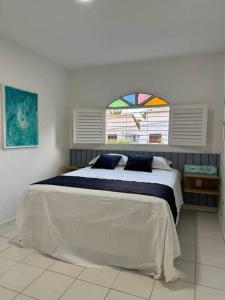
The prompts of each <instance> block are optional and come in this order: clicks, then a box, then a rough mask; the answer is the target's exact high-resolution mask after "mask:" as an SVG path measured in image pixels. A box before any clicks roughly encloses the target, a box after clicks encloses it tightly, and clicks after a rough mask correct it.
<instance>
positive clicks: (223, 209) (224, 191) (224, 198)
mask: <svg viewBox="0 0 225 300" xmlns="http://www.w3.org/2000/svg"><path fill="white" fill-rule="evenodd" d="M223 79H224V110H223V113H224V126H223V151H222V156H221V202H220V209H219V215H220V221H221V226H222V230H223V234H224V238H225V51H224V78H223Z"/></svg>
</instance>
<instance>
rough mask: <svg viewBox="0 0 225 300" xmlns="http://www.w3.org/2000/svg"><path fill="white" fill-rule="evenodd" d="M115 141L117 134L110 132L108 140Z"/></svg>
mask: <svg viewBox="0 0 225 300" xmlns="http://www.w3.org/2000/svg"><path fill="white" fill-rule="evenodd" d="M114 141H117V134H108V142H109V143H110V142H111V143H112V144H113V142H114Z"/></svg>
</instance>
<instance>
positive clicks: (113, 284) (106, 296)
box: [104, 269, 121, 300]
mask: <svg viewBox="0 0 225 300" xmlns="http://www.w3.org/2000/svg"><path fill="white" fill-rule="evenodd" d="M120 273H121V269H119V271H118V274H117V275H116V277H115V278H114V280H113V282H112V284H111V286H110V288H109V290H108V293H107V294H106V296H105V298H104V300H106V298H107V297H108V294H109V293H110V291H111V289H112V287H113V285H114V283H115V282H116V280H117V278H118V277H119V275H120Z"/></svg>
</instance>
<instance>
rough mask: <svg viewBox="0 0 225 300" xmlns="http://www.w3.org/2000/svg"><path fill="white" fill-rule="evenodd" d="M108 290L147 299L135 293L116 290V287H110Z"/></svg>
mask: <svg viewBox="0 0 225 300" xmlns="http://www.w3.org/2000/svg"><path fill="white" fill-rule="evenodd" d="M110 290H112V291H116V292H120V293H123V294H126V295H129V296H134V297H137V298H140V299H143V300H148V299H147V298H145V297H142V296H138V295H135V294H131V293H128V292H124V291H121V290H118V289H114V288H111V289H110Z"/></svg>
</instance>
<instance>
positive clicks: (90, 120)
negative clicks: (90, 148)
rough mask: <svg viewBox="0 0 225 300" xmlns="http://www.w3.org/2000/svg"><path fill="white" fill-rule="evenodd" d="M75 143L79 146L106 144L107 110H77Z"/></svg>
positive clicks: (74, 119) (74, 125) (74, 132)
mask: <svg viewBox="0 0 225 300" xmlns="http://www.w3.org/2000/svg"><path fill="white" fill-rule="evenodd" d="M73 142H74V143H79V144H104V143H105V110H97V109H75V110H74V115H73Z"/></svg>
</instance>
